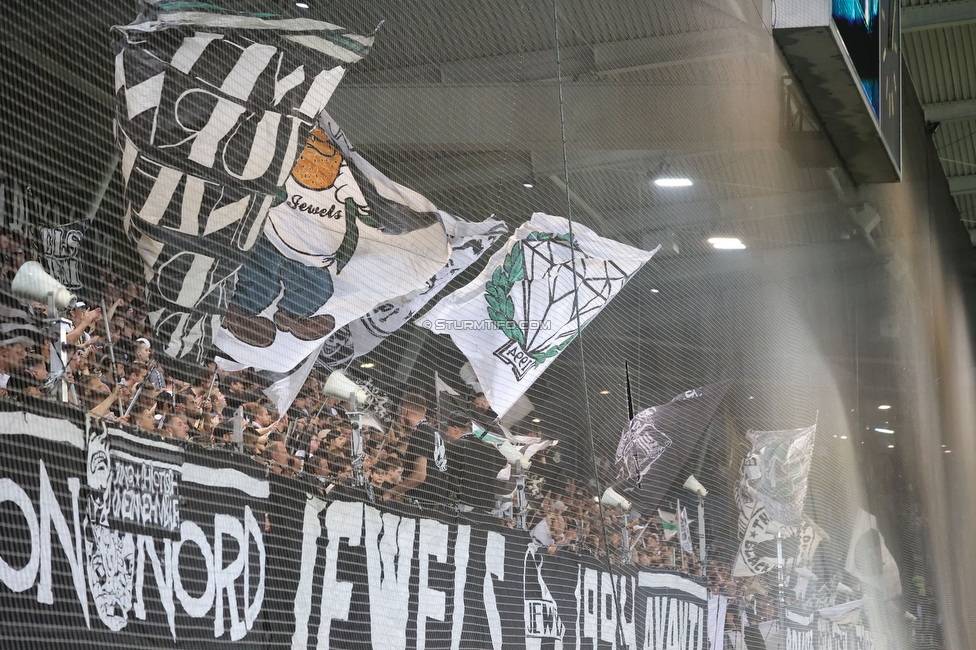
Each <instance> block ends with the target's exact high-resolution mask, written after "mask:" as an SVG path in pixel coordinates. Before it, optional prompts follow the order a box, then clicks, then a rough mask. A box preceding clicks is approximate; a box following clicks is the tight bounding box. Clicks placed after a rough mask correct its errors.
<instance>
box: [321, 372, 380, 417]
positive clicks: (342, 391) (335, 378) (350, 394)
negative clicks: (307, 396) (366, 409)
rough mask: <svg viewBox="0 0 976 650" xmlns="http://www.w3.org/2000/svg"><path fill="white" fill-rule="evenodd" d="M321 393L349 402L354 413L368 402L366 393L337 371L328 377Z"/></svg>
mask: <svg viewBox="0 0 976 650" xmlns="http://www.w3.org/2000/svg"><path fill="white" fill-rule="evenodd" d="M322 392H323V393H325V394H326V395H328V396H329V397H338V398H339V399H341V400H344V401H347V402H349V405H350V406H351V407H352V410H354V411H355V410H356V409H357V408H359V407H360V406H362V405H363V404H365V403H366V402H368V401H369V397H370V396H369V393H368V392H366V391H365V390H364V389H362V388H360V387H359V386H358V385H356V382H354V381H353V380H352V379H349V378H348V377H346V376H345V375H344V374H342V372H341V371H339V370H336V371H335V372H333V373H332V374H331V375H329V378H328V379H327V380H326V382H325V386H324V387H323V388H322Z"/></svg>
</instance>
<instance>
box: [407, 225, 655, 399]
mask: <svg viewBox="0 0 976 650" xmlns="http://www.w3.org/2000/svg"><path fill="white" fill-rule="evenodd" d="M659 248H660V247H658V248H657V249H655V250H654V251H651V252H648V251H643V250H640V249H638V248H634V247H632V246H627V245H625V244H621V243H619V242H616V241H613V240H611V239H606V238H604V237H600V236H599V235H597V234H596V233H595V232H594V231H592V230H590V229H589V228H586V227H585V226H580V225H578V224H570V222H569V221H568V220H566V219H564V218H562V217H553V216H549V215H547V214H543V213H541V212H536V213H535V214H533V215H532V218H531V219H530V220H529V221H528V222H526V223H524V224H522V225H521V226H520V227H519V229H518V230H517V231H516V232H515V234H514V235H513V236H512V237H511V238H510V239H509V240H508V242H507V243H506V245H505V247H504V248H502V249H501V250H499V251H498V252H496V253H495V254H494V255H492V257H491V259H490V260H488V264H487V266H486V267H485V269H484V270H483V271H482V272H481V274H480V275H478V277H477V278H475V279H474V280H472V281H471V282H470V283H469V284H468V285H467V286H465V287H462V288H461V289H458V290H457V291H455V292H454V293H452V294H450V295H449V296H446V297H445V298H444V299H443V300H441V301H440V302H439V303H437V304H436V305H435V306H434V307H433V308H432V309H431V310H430V311H429V312H427V314H425V315H424V317H423V319H422V321H421V323H420V325H421V326H422V327H425V328H427V329H429V330H431V331H433V332H435V333H437V334H449V335H450V336H451V339H452V340H453V341H454V344H455V345H457V346H458V348H459V349H460V350H461V352H463V353H464V355H465V356H466V357H467V358H468V360H469V361H470V362H471V366H472V368H473V369H474V372H475V374H476V375H477V377H478V381H479V383H480V385H481V388H482V389H483V390H484V392H485V396H486V397H487V398H488V402H489V404H491V408H492V409H493V410H494V411H495V412H496V413H497V414H498V415H499V416H504V415H505V414H506V413H507V412H508V410H509V409H510V408H511V407H512V405H514V404H515V402H516V401H517V400H518V398H519V397H521V396H522V394H523V393H525V391H526V390H528V389H529V387H530V386H531V385H532V384H533V383H534V382H535V380H536V379H538V378H539V377H540V376H541V375H542V373H543V372H545V370H546V368H548V367H549V365H550V364H551V363H552V360H553V359H555V358H556V357H557V356H559V353H560V352H562V351H563V350H564V349H565V348H566V346H568V345H569V344H570V343H571V342H572V341H573V339H575V338H576V335H577V334H578V333H579V330H580V328H582V327H585V326H586V325H587V324H588V323H589V322H590V321H592V320H593V319H594V318H596V316H597V314H599V313H600V312H601V311H602V310H603V308H604V307H605V306H606V305H607V303H609V302H610V301H611V300H612V299H613V297H614V296H616V295H617V294H618V293H619V292H620V291H621V290H622V289H623V288H624V285H625V284H626V283H627V281H628V280H629V279H630V278H631V277H633V275H634V274H635V273H637V271H638V270H640V268H641V266H643V265H644V263H645V262H647V261H648V260H649V259H651V257H652V256H653V255H654V253H655V252H657V250H658V249H659Z"/></svg>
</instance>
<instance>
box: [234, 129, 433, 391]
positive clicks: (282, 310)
mask: <svg viewBox="0 0 976 650" xmlns="http://www.w3.org/2000/svg"><path fill="white" fill-rule="evenodd" d="M285 189H286V192H287V199H286V200H285V202H284V203H281V204H280V205H277V206H275V207H274V208H272V209H271V211H270V213H269V215H268V220H267V223H266V225H265V228H264V233H263V235H262V236H261V238H260V240H259V241H258V244H257V246H256V247H255V249H254V251H252V253H251V255H250V256H249V257H248V258H247V259H246V260H245V263H244V265H243V266H242V267H241V270H240V273H239V274H238V281H237V287H236V291H235V294H234V297H233V299H232V301H231V303H230V306H229V307H228V309H227V315H226V318H225V319H224V323H223V327H222V328H221V329H220V332H219V333H218V335H217V338H216V345H217V347H218V348H219V349H220V351H221V353H222V354H223V357H224V358H225V360H223V361H219V363H221V365H222V366H223V367H225V368H226V369H228V370H231V369H237V368H243V367H251V368H255V369H256V370H265V371H269V372H271V373H280V374H283V375H284V377H283V378H282V379H279V380H278V381H277V382H275V385H273V386H272V387H271V388H270V390H271V391H272V393H273V394H274V399H275V400H276V401H277V402H278V404H279V406H281V405H282V404H284V405H285V408H287V405H288V404H290V403H291V399H293V397H294V394H293V393H297V390H298V389H299V388H300V387H301V385H302V384H303V383H304V381H305V378H306V377H307V375H308V372H309V370H310V369H311V367H312V365H313V364H314V362H315V361H316V360H317V359H318V356H319V353H320V351H321V350H322V348H323V346H324V343H325V341H327V340H328V338H329V337H330V336H331V335H332V333H333V332H334V331H335V330H336V328H341V327H343V326H344V325H346V324H348V323H349V322H350V321H353V320H355V319H358V318H360V317H362V316H363V315H364V314H366V313H367V312H369V311H370V310H371V309H372V308H373V307H375V306H376V305H377V304H379V303H381V302H383V301H386V300H391V299H394V298H396V297H398V296H403V295H405V294H408V293H410V292H412V291H415V290H417V289H422V288H423V287H425V286H426V284H427V281H428V279H429V278H430V277H431V276H433V275H434V274H435V273H437V272H438V271H439V270H440V269H442V268H443V267H444V265H445V264H447V261H448V259H449V258H450V255H451V247H450V246H449V245H448V240H447V234H446V232H445V231H444V225H443V223H444V216H443V215H444V213H443V212H442V211H440V210H438V209H437V207H436V206H435V205H434V204H433V203H431V202H430V201H429V200H428V199H427V198H425V197H424V196H422V195H421V194H419V193H418V192H415V191H414V190H411V189H410V188H407V187H404V186H402V185H399V184H398V183H395V182H394V181H392V180H390V179H389V178H387V177H386V176H385V175H384V174H383V173H382V172H380V171H379V170H378V169H376V168H375V167H374V166H373V165H371V164H370V163H369V162H368V161H367V160H366V159H365V158H363V157H362V156H361V155H360V154H359V152H357V151H356V150H355V149H354V148H353V146H352V145H351V144H350V143H349V142H348V140H346V138H345V136H344V135H343V133H342V131H341V130H340V128H339V126H338V125H337V124H336V123H335V122H334V121H333V120H332V119H331V118H330V117H329V116H328V114H326V113H324V112H323V114H322V116H321V119H320V124H319V126H317V127H316V128H315V129H313V131H312V133H311V135H310V137H309V138H308V140H307V142H306V143H305V146H304V148H303V149H302V152H301V154H300V155H299V158H298V162H297V163H296V164H295V167H294V169H293V170H292V172H291V174H290V175H289V176H288V179H287V181H286V182H285ZM289 396H290V397H289Z"/></svg>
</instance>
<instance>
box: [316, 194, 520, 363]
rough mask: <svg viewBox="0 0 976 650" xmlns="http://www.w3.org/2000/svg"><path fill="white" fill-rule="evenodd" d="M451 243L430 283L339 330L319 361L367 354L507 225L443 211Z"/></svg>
mask: <svg viewBox="0 0 976 650" xmlns="http://www.w3.org/2000/svg"><path fill="white" fill-rule="evenodd" d="M440 215H441V218H442V220H443V222H444V230H445V231H446V232H447V239H448V242H450V244H451V257H450V259H449V260H448V261H447V264H446V265H445V266H444V268H442V269H440V270H439V271H438V272H437V273H435V274H434V275H433V276H431V277H430V278H428V280H427V284H426V285H425V286H424V287H422V288H419V289H415V290H414V291H411V292H410V293H408V294H406V295H403V296H397V297H396V298H393V299H391V300H387V301H384V302H382V303H380V304H378V305H376V306H375V307H373V309H372V310H370V311H369V313H367V314H366V315H365V316H363V317H362V318H359V319H357V320H354V321H352V322H350V323H349V325H347V326H346V327H345V328H343V329H344V330H345V331H338V332H336V334H335V335H334V336H333V337H332V339H334V340H332V341H330V343H329V344H328V345H326V347H325V348H323V350H322V353H321V355H320V356H319V363H320V364H321V365H324V366H326V367H328V368H331V369H338V368H342V367H345V366H346V365H347V364H348V363H349V362H350V361H352V360H353V359H356V358H358V357H361V356H363V355H364V354H367V353H368V352H370V351H372V350H373V349H374V348H375V347H376V346H377V345H379V344H380V343H382V342H383V341H384V340H386V338H387V337H388V336H390V335H391V334H393V333H394V332H395V331H397V330H398V329H400V328H401V327H403V325H404V324H406V323H407V321H409V320H410V319H411V318H413V317H414V316H415V315H416V314H417V312H419V311H420V310H421V309H423V308H424V307H425V306H427V303H428V302H430V301H431V300H432V299H433V298H434V296H436V295H437V294H438V293H440V291H441V290H442V289H443V288H444V287H446V286H447V284H448V283H449V282H450V281H451V280H453V279H454V278H455V277H457V275H458V274H459V273H461V272H462V271H464V270H465V269H466V268H468V267H469V266H471V265H472V264H474V263H475V262H476V261H478V259H480V258H481V256H482V255H484V254H485V252H486V251H487V250H488V249H489V248H491V246H492V244H494V243H495V242H496V241H497V240H498V238H499V237H501V236H502V235H504V234H505V233H506V232H508V226H506V225H505V224H504V223H503V222H501V221H498V220H497V219H486V220H485V221H482V222H480V223H472V222H468V221H464V220H463V219H459V218H457V217H455V216H452V215H450V214H447V213H446V212H441V213H440Z"/></svg>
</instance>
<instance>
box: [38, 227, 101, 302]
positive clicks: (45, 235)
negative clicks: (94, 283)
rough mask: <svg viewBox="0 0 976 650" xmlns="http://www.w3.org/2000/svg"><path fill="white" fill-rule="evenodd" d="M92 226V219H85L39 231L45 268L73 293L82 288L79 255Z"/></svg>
mask: <svg viewBox="0 0 976 650" xmlns="http://www.w3.org/2000/svg"><path fill="white" fill-rule="evenodd" d="M90 225H91V219H90V218H89V217H85V218H84V219H81V220H80V221H75V222H73V223H68V224H65V225H63V226H58V227H56V228H40V229H39V239H40V244H41V253H42V254H43V257H44V267H45V268H46V269H47V272H48V273H50V274H51V276H52V277H54V278H55V279H56V280H57V281H58V282H60V283H61V284H63V285H64V286H65V287H67V288H68V289H69V290H71V291H77V290H79V289H81V288H82V282H81V273H80V269H79V264H80V262H81V260H80V259H79V253H80V252H81V241H82V240H83V239H84V238H85V233H86V232H87V231H88V226H90Z"/></svg>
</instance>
